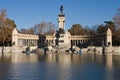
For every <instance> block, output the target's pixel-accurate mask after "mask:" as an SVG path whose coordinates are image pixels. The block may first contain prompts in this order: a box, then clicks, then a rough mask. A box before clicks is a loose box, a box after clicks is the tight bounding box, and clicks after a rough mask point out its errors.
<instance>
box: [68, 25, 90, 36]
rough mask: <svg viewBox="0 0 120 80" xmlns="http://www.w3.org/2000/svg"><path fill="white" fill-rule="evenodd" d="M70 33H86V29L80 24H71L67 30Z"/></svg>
mask: <svg viewBox="0 0 120 80" xmlns="http://www.w3.org/2000/svg"><path fill="white" fill-rule="evenodd" d="M68 31H69V32H70V33H71V35H86V34H88V31H87V30H86V29H84V28H83V27H82V26H81V25H80V24H74V25H72V28H71V29H69V30H68Z"/></svg>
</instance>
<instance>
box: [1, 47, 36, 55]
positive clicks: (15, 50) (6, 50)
mask: <svg viewBox="0 0 120 80" xmlns="http://www.w3.org/2000/svg"><path fill="white" fill-rule="evenodd" d="M26 48H27V46H24V47H23V46H19V47H4V53H22V52H23V51H25V50H26ZM36 48H37V47H35V46H34V47H30V51H32V50H35V49H36ZM1 52H2V47H0V53H1Z"/></svg>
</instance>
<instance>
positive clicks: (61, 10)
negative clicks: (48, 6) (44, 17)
mask: <svg viewBox="0 0 120 80" xmlns="http://www.w3.org/2000/svg"><path fill="white" fill-rule="evenodd" d="M60 13H61V14H63V5H61V6H60Z"/></svg>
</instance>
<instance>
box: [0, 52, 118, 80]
mask: <svg viewBox="0 0 120 80" xmlns="http://www.w3.org/2000/svg"><path fill="white" fill-rule="evenodd" d="M0 80H120V56H111V55H108V56H94V55H87V56H86V55H68V54H59V55H56V54H49V55H41V56H38V55H35V54H32V55H25V54H14V55H10V56H4V57H2V56H1V57H0Z"/></svg>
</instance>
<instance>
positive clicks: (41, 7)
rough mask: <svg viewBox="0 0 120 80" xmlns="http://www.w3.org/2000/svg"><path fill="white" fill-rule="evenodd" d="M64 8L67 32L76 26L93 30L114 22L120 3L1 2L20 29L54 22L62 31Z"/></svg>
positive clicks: (104, 0) (80, 0) (111, 0)
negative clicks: (107, 22)
mask: <svg viewBox="0 0 120 80" xmlns="http://www.w3.org/2000/svg"><path fill="white" fill-rule="evenodd" d="M61 5H63V7H64V11H63V12H64V14H65V17H66V22H65V29H70V28H71V26H72V25H73V24H81V25H82V26H89V27H93V26H95V25H99V24H103V23H104V21H108V20H112V18H113V17H114V16H115V14H116V13H117V10H118V8H120V0H0V9H6V10H7V17H8V18H10V19H12V20H14V21H15V23H16V25H17V28H18V29H22V28H30V27H33V26H34V25H35V24H38V23H40V22H43V21H45V22H52V23H53V24H55V25H56V28H57V27H58V23H57V22H58V21H57V17H58V14H59V12H60V11H59V10H60V6H61Z"/></svg>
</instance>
